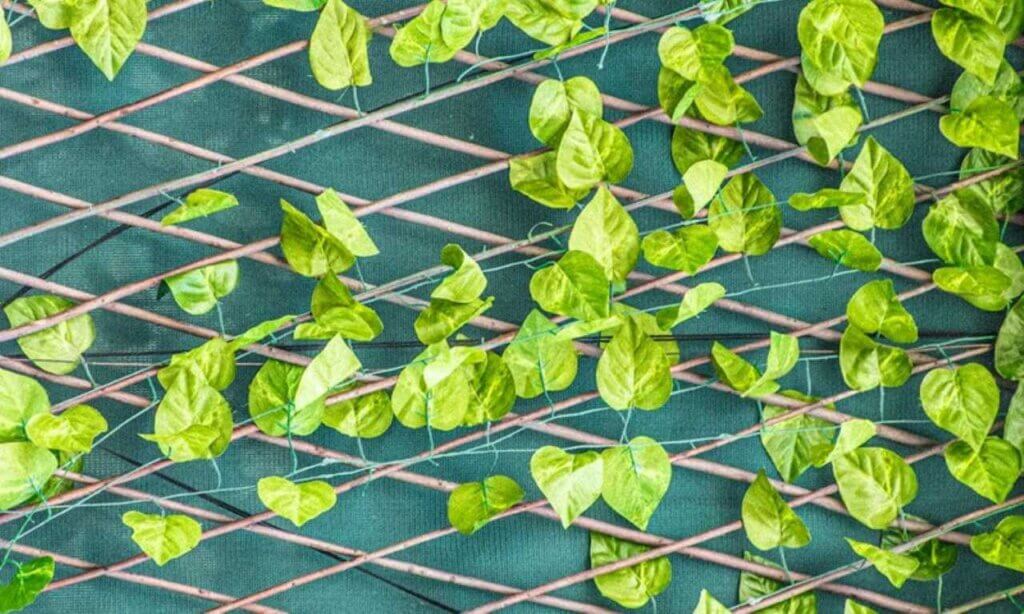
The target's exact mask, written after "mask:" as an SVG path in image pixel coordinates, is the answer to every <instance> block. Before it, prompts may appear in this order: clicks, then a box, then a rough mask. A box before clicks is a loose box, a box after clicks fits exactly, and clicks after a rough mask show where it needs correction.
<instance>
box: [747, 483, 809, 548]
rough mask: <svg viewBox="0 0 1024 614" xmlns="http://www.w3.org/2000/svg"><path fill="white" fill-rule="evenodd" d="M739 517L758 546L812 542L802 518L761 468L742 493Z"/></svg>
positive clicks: (750, 537) (803, 544) (773, 546)
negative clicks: (791, 507) (777, 490)
mask: <svg viewBox="0 0 1024 614" xmlns="http://www.w3.org/2000/svg"><path fill="white" fill-rule="evenodd" d="M742 517H743V530H744V531H746V533H747V539H749V540H750V543H752V544H754V545H755V546H756V547H758V548H759V549H761V550H771V549H773V548H803V547H804V546H806V545H807V544H809V543H811V534H810V532H808V531H807V526H806V525H805V524H804V521H803V520H801V519H800V517H799V516H797V515H796V512H794V511H793V510H792V509H790V507H789V505H788V504H787V503H786V501H785V500H784V499H783V498H782V496H781V495H779V493H778V492H776V490H775V488H774V487H773V486H772V484H771V482H769V481H768V476H766V475H765V473H764V469H761V470H760V471H758V472H757V478H756V479H755V480H754V481H753V483H752V484H751V485H750V487H749V488H748V489H747V492H746V493H745V494H744V495H743V505H742Z"/></svg>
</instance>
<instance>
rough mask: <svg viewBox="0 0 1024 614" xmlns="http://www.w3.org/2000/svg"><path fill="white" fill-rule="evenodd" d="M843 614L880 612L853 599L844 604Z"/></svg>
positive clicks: (874, 613) (875, 613)
mask: <svg viewBox="0 0 1024 614" xmlns="http://www.w3.org/2000/svg"><path fill="white" fill-rule="evenodd" d="M843 614H878V612H876V611H875V610H874V609H873V608H869V607H868V606H866V605H864V604H862V603H857V602H856V601H854V600H853V599H847V600H846V601H844V602H843Z"/></svg>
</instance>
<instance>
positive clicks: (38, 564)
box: [0, 556, 55, 612]
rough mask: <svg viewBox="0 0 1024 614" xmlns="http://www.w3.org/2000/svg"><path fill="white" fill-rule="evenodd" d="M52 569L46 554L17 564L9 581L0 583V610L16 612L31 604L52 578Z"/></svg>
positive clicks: (53, 568) (50, 561)
mask: <svg viewBox="0 0 1024 614" xmlns="http://www.w3.org/2000/svg"><path fill="white" fill-rule="evenodd" d="M54 571H55V566H54V563H53V559H52V558H50V557H48V556H44V557H39V558H36V559H32V560H31V561H28V562H27V563H24V564H22V565H20V566H18V567H17V569H16V570H15V572H14V575H13V576H12V577H11V579H10V581H9V582H7V584H3V585H0V612H18V611H20V610H23V609H25V608H27V607H28V606H30V605H32V604H33V603H34V602H35V600H36V597H38V596H39V593H41V592H43V589H45V588H46V587H47V585H49V584H50V582H51V581H52V580H53V574H54Z"/></svg>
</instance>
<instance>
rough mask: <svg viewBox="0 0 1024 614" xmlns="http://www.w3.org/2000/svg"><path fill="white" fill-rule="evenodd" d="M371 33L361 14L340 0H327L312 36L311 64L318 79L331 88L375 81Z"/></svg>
mask: <svg viewBox="0 0 1024 614" xmlns="http://www.w3.org/2000/svg"><path fill="white" fill-rule="evenodd" d="M371 36H372V31H371V30H370V28H369V27H368V26H367V23H366V20H365V19H364V18H363V16H362V15H360V14H359V13H358V12H356V11H355V10H353V9H352V8H350V7H349V6H348V5H347V4H345V3H344V2H342V1H341V0H327V3H326V4H325V5H324V8H323V10H322V11H320V18H319V19H317V22H316V27H315V28H313V35H312V36H311V37H310V39H309V67H310V68H311V69H312V70H313V76H314V77H315V78H316V80H317V82H318V83H319V84H320V85H322V86H324V87H326V88H327V89H329V90H340V89H344V88H346V87H350V86H353V85H355V86H364V85H370V84H371V83H373V77H372V76H371V75H370V61H369V57H368V56H369V54H368V50H367V46H368V45H369V42H370V37H371Z"/></svg>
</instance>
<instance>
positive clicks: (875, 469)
mask: <svg viewBox="0 0 1024 614" xmlns="http://www.w3.org/2000/svg"><path fill="white" fill-rule="evenodd" d="M832 473H833V475H834V476H835V479H836V484H837V485H838V486H839V496H840V497H841V498H842V500H843V504H844V505H845V506H846V509H847V510H849V512H850V515H851V516H853V517H854V518H856V519H857V520H859V521H860V522H861V523H863V524H864V525H865V526H867V527H869V528H871V529H884V528H886V527H887V526H889V525H890V524H891V523H892V521H893V520H895V519H896V517H897V516H899V512H900V509H902V508H904V507H906V506H907V505H909V504H910V502H911V501H913V500H914V498H915V497H916V496H917V476H916V475H915V474H914V470H913V469H911V468H910V465H908V464H907V462H906V461H905V460H903V458H901V457H900V456H899V455H898V454H896V453H895V452H893V451H892V450H887V449H885V448H858V449H856V450H854V451H852V452H850V453H849V454H845V455H843V456H840V457H839V458H836V459H834V460H833V461H832Z"/></svg>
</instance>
